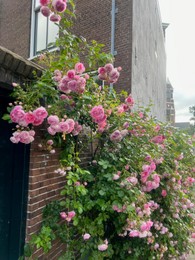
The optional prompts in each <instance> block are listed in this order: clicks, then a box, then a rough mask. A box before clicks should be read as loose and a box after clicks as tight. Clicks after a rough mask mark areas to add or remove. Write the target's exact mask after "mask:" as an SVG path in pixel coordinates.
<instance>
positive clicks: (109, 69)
mask: <svg viewBox="0 0 195 260" xmlns="http://www.w3.org/2000/svg"><path fill="white" fill-rule="evenodd" d="M104 68H105V70H106V72H108V73H110V72H111V71H112V70H113V69H114V67H113V65H112V64H111V63H108V64H106V65H105V66H104Z"/></svg>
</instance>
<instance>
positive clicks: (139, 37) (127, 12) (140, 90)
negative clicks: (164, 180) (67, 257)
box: [0, 0, 166, 260]
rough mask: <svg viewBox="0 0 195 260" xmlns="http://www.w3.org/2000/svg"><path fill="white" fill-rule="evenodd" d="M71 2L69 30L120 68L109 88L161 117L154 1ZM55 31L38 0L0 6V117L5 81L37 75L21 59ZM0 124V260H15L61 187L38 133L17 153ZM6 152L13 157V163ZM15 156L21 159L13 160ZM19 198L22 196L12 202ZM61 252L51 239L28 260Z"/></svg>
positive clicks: (162, 81)
mask: <svg viewBox="0 0 195 260" xmlns="http://www.w3.org/2000/svg"><path fill="white" fill-rule="evenodd" d="M31 2H32V3H31ZM76 2H77V20H76V24H75V27H74V32H75V33H76V34H78V35H82V36H84V37H85V38H87V39H88V40H92V39H95V40H97V41H99V42H101V43H104V44H105V50H106V51H108V52H111V53H112V54H113V55H114V56H115V66H121V67H122V68H123V70H122V73H121V78H120V80H119V82H118V83H117V86H115V88H116V89H117V91H119V90H122V89H125V90H127V91H128V92H131V93H132V95H133V97H134V98H135V100H136V101H137V102H139V104H140V105H148V103H149V102H150V100H151V101H152V102H153V104H154V106H153V108H152V113H153V115H155V116H157V117H158V118H159V119H161V120H165V115H166V100H165V96H166V73H165V71H166V68H165V67H166V66H165V63H166V57H165V50H164V37H163V30H162V26H161V19H160V12H159V7H158V2H157V0H107V1H105V0H98V1H97V0H96V1H95V0H91V1H89V0H82V1H79V0H78V1H76ZM57 31H58V30H57V27H56V26H55V25H53V24H51V23H50V22H49V21H48V20H47V18H45V17H42V16H41V15H40V12H39V1H38V0H32V1H26V0H20V1H19V0H15V1H12V0H6V1H5V0H4V1H1V6H0V45H1V46H4V47H6V49H5V48H1V49H0V98H1V102H0V105H1V110H0V112H1V115H2V114H3V113H4V112H5V109H6V104H7V103H8V102H9V98H8V94H9V93H10V90H11V83H12V82H14V81H15V82H21V83H22V82H25V81H31V80H33V74H32V71H33V70H36V71H37V73H38V74H39V75H40V74H41V68H40V67H39V66H37V65H36V64H34V63H32V62H30V61H28V60H26V59H29V58H30V59H32V58H33V57H34V56H36V55H37V53H39V51H41V50H45V49H47V45H48V44H49V43H50V42H52V41H53V40H54V38H55V37H56V35H57ZM7 49H9V50H11V51H12V52H10V51H8V50H7ZM14 53H17V54H19V55H20V56H18V55H16V54H14ZM22 57H23V58H22ZM24 58H25V59H24ZM0 124H1V125H3V127H0V129H1V131H2V132H1V137H2V138H1V139H2V140H5V142H3V141H2V143H0V153H1V155H2V156H4V158H5V159H4V160H3V161H1V162H0V178H1V179H0V183H1V184H0V203H2V205H4V208H5V209H7V211H8V212H7V213H6V214H3V213H0V242H1V243H0V259H1V258H2V257H4V258H3V259H5V260H7V259H10V260H15V259H17V257H18V256H19V255H20V254H21V253H22V246H23V244H24V240H25V239H26V240H28V239H29V237H30V235H31V234H33V233H35V232H36V231H37V230H38V229H39V228H40V224H41V219H42V209H43V207H44V206H45V205H46V204H47V203H48V202H49V201H52V200H55V199H56V198H58V197H59V192H60V189H61V188H62V187H63V185H64V182H63V178H62V177H59V176H58V177H57V176H56V175H55V174H54V170H55V169H56V168H57V167H58V165H57V164H58V160H57V157H58V154H55V155H51V154H48V153H46V152H44V151H41V150H39V149H38V146H37V144H38V143H39V141H40V139H41V135H42V130H41V129H40V131H39V133H40V135H39V137H38V138H37V139H36V141H35V142H34V143H32V145H31V147H28V146H22V147H19V148H16V145H13V144H10V143H9V135H8V133H10V131H11V128H10V126H9V125H8V124H6V123H5V122H4V121H2V120H1V121H0ZM43 131H44V130H43ZM5 147H7V148H6V149H7V150H6V149H5ZM17 149H20V150H17ZM10 154H12V157H13V158H12V159H11V161H12V163H11V164H10V160H9V156H10ZM16 155H20V157H19V159H18V158H17V156H16ZM10 165H12V167H11V168H9V167H10ZM14 171H15V172H17V173H15V172H14ZM8 173H9V174H8ZM8 176H9V177H8ZM14 176H15V177H14ZM17 176H18V177H17ZM10 180H11V181H10ZM19 183H20V185H19ZM14 187H15V188H14ZM21 191H22V192H21ZM17 194H20V195H18V197H17V196H16V195H17ZM5 198H6V199H7V200H6V199H5ZM8 199H9V200H8ZM7 205H9V207H8V206H7ZM14 205H18V207H14ZM0 208H1V204H0ZM2 208H3V206H2ZM2 212H3V211H2ZM16 215H17V217H16ZM13 226H17V227H18V229H14V228H13ZM14 239H15V240H14ZM15 241H18V243H16V242H15ZM62 250H63V245H60V242H59V241H56V242H55V244H54V247H53V250H52V251H51V252H50V254H48V255H47V256H42V252H41V250H39V251H37V252H36V253H35V254H34V258H33V259H35V258H36V257H38V259H50V260H51V259H58V257H59V255H60V254H61V252H62Z"/></svg>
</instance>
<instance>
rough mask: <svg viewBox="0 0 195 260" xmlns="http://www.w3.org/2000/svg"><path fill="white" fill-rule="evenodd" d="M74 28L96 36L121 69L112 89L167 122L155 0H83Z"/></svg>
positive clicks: (162, 48)
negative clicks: (124, 91) (126, 92)
mask: <svg viewBox="0 0 195 260" xmlns="http://www.w3.org/2000/svg"><path fill="white" fill-rule="evenodd" d="M77 9H78V17H77V21H76V26H75V31H76V33H77V34H80V35H83V36H84V37H85V38H87V39H89V40H92V39H95V40H97V41H99V42H102V43H104V44H105V46H106V50H107V51H109V50H110V51H111V53H112V54H114V55H115V66H116V67H117V66H121V67H122V68H123V70H122V72H121V77H120V80H119V82H118V83H117V85H116V86H114V88H116V90H117V91H119V90H122V89H125V90H127V91H128V92H129V93H132V95H133V97H134V99H135V101H136V103H138V104H139V105H140V106H148V105H149V104H150V103H152V104H153V106H152V108H151V109H152V115H154V116H156V117H157V118H158V119H160V120H162V121H166V55H165V46H164V35H163V28H162V23H161V18H160V10H159V5H158V1H157V0H128V1H124V0H107V1H103V0H100V1H98V6H97V1H96V0H91V1H88V0H82V1H78V5H77Z"/></svg>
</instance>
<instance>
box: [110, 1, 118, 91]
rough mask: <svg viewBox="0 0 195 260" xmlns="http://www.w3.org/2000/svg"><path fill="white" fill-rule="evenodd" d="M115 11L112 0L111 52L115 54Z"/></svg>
mask: <svg viewBox="0 0 195 260" xmlns="http://www.w3.org/2000/svg"><path fill="white" fill-rule="evenodd" d="M116 13H117V9H116V0H112V11H111V50H110V52H111V54H112V55H113V56H114V55H116V53H117V52H116V51H115V16H116ZM112 89H113V84H112V83H111V84H110V92H112Z"/></svg>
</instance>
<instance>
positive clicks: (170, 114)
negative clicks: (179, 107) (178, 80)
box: [167, 79, 175, 125]
mask: <svg viewBox="0 0 195 260" xmlns="http://www.w3.org/2000/svg"><path fill="white" fill-rule="evenodd" d="M167 122H169V123H171V124H172V125H174V124H175V105H174V99H173V87H172V85H171V83H170V81H169V79H167Z"/></svg>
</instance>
